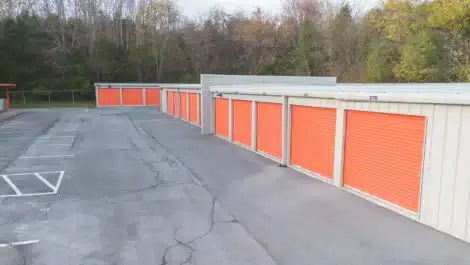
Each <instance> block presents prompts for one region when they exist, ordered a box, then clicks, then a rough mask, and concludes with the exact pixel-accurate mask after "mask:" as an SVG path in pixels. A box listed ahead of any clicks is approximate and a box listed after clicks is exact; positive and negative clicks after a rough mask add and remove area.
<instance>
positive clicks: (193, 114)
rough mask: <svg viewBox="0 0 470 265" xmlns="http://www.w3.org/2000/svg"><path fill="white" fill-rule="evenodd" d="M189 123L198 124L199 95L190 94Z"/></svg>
mask: <svg viewBox="0 0 470 265" xmlns="http://www.w3.org/2000/svg"><path fill="white" fill-rule="evenodd" d="M189 121H190V122H191V123H194V124H197V94H196V93H189Z"/></svg>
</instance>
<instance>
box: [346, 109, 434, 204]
mask: <svg viewBox="0 0 470 265" xmlns="http://www.w3.org/2000/svg"><path fill="white" fill-rule="evenodd" d="M424 133H425V118H424V117H422V116H410V115H397V114H383V113H377V112H364V111H351V110H349V111H347V112H346V139H345V151H344V179H343V180H344V184H345V185H347V186H349V187H352V188H355V189H357V190H360V191H363V192H365V193H368V194H370V195H372V196H375V197H377V198H380V199H383V200H385V201H388V202H391V203H393V204H396V205H398V206H401V207H403V208H406V209H408V210H410V211H413V212H418V210H419V209H418V208H419V198H420V184H421V169H422V155H423V145H424Z"/></svg>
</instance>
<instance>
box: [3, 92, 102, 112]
mask: <svg viewBox="0 0 470 265" xmlns="http://www.w3.org/2000/svg"><path fill="white" fill-rule="evenodd" d="M9 95H10V102H11V107H13V108H22V107H26V108H27V107H54V106H60V107H85V106H86V107H92V106H95V91H94V90H42V91H27V90H21V91H18V90H15V91H10V92H9Z"/></svg>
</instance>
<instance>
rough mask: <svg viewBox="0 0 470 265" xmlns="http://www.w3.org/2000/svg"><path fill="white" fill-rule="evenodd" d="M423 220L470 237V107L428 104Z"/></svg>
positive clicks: (455, 233)
mask: <svg viewBox="0 0 470 265" xmlns="http://www.w3.org/2000/svg"><path fill="white" fill-rule="evenodd" d="M424 110H425V111H426V112H427V113H429V116H428V126H427V130H428V133H427V136H426V153H425V167H424V179H423V197H422V206H421V220H422V221H423V222H424V223H426V224H428V225H430V226H433V227H436V228H438V229H439V230H441V231H444V232H447V233H449V234H452V235H454V236H456V237H458V238H461V239H463V240H470V200H469V196H470V174H469V172H470V149H469V148H468V146H470V107H468V106H445V105H427V106H425V108H424Z"/></svg>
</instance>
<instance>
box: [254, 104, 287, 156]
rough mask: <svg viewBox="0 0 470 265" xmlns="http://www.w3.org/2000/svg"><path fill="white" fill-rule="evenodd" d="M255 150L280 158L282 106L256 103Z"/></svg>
mask: <svg viewBox="0 0 470 265" xmlns="http://www.w3.org/2000/svg"><path fill="white" fill-rule="evenodd" d="M256 106H257V108H256V150H258V151H261V152H263V153H266V154H268V155H271V156H273V157H276V158H279V159H280V158H282V105H281V104H279V103H265V102H258V103H256Z"/></svg>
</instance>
